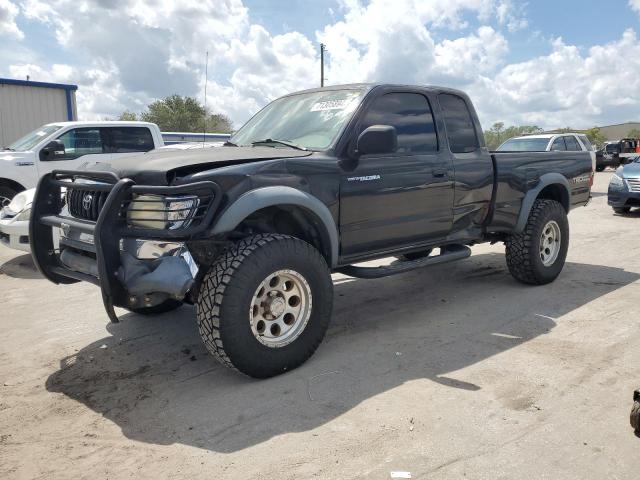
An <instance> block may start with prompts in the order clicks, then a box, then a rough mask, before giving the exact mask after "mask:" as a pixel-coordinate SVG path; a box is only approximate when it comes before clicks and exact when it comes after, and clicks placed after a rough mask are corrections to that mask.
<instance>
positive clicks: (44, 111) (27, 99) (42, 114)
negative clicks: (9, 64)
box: [0, 78, 78, 147]
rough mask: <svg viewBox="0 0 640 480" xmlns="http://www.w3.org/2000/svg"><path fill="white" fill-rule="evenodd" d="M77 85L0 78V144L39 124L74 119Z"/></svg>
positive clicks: (27, 131) (2, 144)
mask: <svg viewBox="0 0 640 480" xmlns="http://www.w3.org/2000/svg"><path fill="white" fill-rule="evenodd" d="M77 89H78V86H77V85H65V84H62V83H45V82H31V81H27V80H14V79H10V78H0V147H1V146H6V145H9V144H10V143H12V142H13V141H15V140H17V139H18V138H20V137H22V136H23V135H25V134H26V133H29V132H30V131H32V130H34V129H36V128H38V127H39V126H40V125H44V124H45V123H51V122H66V121H70V120H77V118H78V113H77V107H76V90H77Z"/></svg>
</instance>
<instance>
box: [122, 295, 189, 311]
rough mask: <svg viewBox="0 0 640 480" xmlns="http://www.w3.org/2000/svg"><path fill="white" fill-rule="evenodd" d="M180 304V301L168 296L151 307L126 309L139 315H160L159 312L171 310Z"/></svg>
mask: <svg viewBox="0 0 640 480" xmlns="http://www.w3.org/2000/svg"><path fill="white" fill-rule="evenodd" d="M181 306H182V302H181V301H179V300H174V299H172V298H170V299H168V300H165V301H164V302H162V303H159V304H158V305H154V306H153V307H138V308H128V309H127V310H129V311H130V312H133V313H137V314H139V315H160V314H161V313H167V312H171V311H173V310H175V309H177V308H180V307H181Z"/></svg>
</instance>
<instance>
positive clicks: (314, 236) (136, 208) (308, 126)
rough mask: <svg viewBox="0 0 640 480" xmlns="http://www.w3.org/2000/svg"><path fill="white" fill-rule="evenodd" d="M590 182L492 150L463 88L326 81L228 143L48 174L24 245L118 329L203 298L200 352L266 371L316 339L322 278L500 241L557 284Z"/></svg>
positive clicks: (546, 157)
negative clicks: (571, 218) (92, 293)
mask: <svg viewBox="0 0 640 480" xmlns="http://www.w3.org/2000/svg"><path fill="white" fill-rule="evenodd" d="M592 182H593V169H592V162H591V157H590V154H589V152H587V151H578V150H576V151H560V152H557V151H554V152H522V151H518V152H509V151H503V152H498V153H491V152H490V151H489V150H488V149H487V147H486V146H485V141H484V138H483V135H482V129H481V127H480V122H479V121H478V117H477V115H476V112H475V110H474V107H473V104H472V103H471V101H470V100H469V98H468V97H467V95H466V94H464V93H463V92H460V91H457V90H452V89H448V88H439V87H418V86H406V85H386V84H385V85H380V84H376V85H370V84H366V85H365V84H358V85H343V86H333V87H328V88H321V89H313V90H306V91H302V92H297V93H293V94H290V95H286V96H284V97H282V98H279V99H277V100H275V101H273V102H272V103H270V104H269V105H267V106H266V107H265V108H263V109H262V110H261V111H259V112H258V113H257V114H256V115H255V116H253V117H252V118H251V119H250V120H249V121H248V122H247V123H246V124H245V125H244V126H243V127H242V128H240V130H238V132H237V133H236V134H235V135H233V137H232V138H231V139H230V140H229V141H228V142H227V143H225V145H224V146H222V147H220V148H213V149H204V150H199V151H197V150H184V151H166V152H161V151H155V152H149V153H147V154H144V155H143V156H142V157H140V156H138V157H136V158H122V159H115V160H113V161H111V162H110V163H109V164H108V165H107V164H101V163H95V164H90V165H87V166H86V167H85V168H83V169H81V170H75V171H68V170H56V171H53V172H51V173H49V174H47V175H45V176H44V177H43V178H42V179H41V180H40V183H39V185H38V189H37V193H36V196H35V199H34V202H33V205H32V221H31V223H30V236H31V239H32V242H31V251H32V255H33V258H34V261H35V263H36V265H37V266H38V269H39V270H40V271H41V272H42V274H43V275H44V276H45V277H46V278H48V279H49V280H51V281H53V282H55V283H59V284H69V283H73V282H77V281H88V282H92V283H94V284H96V285H98V286H99V287H100V289H101V291H102V298H103V301H104V305H105V308H106V311H107V313H108V315H109V318H110V319H111V320H112V321H114V322H115V321H118V317H117V316H116V312H115V310H114V307H121V308H124V309H128V310H130V311H133V312H138V313H141V314H155V313H161V312H166V311H169V310H172V309H175V308H178V307H179V306H180V305H181V304H183V303H188V304H195V307H196V309H195V310H196V317H197V323H198V328H199V332H200V335H201V337H202V340H203V341H204V343H205V345H206V347H207V349H208V350H209V352H211V353H212V354H213V356H215V357H216V358H217V359H218V360H219V361H221V362H222V363H223V364H224V365H226V366H228V367H231V368H235V369H236V370H238V371H240V372H242V373H244V374H247V375H249V376H252V377H257V378H265V377H270V376H273V375H277V374H279V373H282V372H285V371H288V370H291V369H293V368H296V367H297V366H299V365H301V364H302V363H303V362H305V361H306V360H307V359H308V358H309V357H310V356H311V355H312V354H313V353H314V351H315V350H316V348H317V347H318V345H319V344H320V342H321V341H322V339H323V337H324V335H325V332H326V330H327V327H328V325H329V321H330V317H331V311H332V301H333V284H332V281H331V273H332V272H339V273H342V274H345V275H349V276H353V277H359V278H378V277H383V276H387V275H392V274H399V273H402V272H407V271H409V270H413V269H416V268H423V267H429V266H432V265H436V264H443V263H446V262H452V261H456V260H461V259H464V258H467V257H469V256H470V255H471V249H470V246H472V245H475V244H478V243H483V242H492V243H495V242H504V244H505V246H506V262H507V265H508V268H509V271H510V272H511V274H512V275H513V276H514V277H515V278H516V279H517V280H519V281H521V282H524V283H527V284H532V285H541V284H546V283H549V282H552V281H553V280H554V279H555V278H556V277H557V276H558V275H559V274H560V272H561V270H562V268H563V265H564V262H565V258H566V255H567V248H568V245H569V224H568V222H567V214H568V213H569V211H570V210H571V209H572V208H574V207H577V206H581V205H585V204H586V203H587V202H588V201H589V198H590V189H591V184H592ZM54 230H55V234H54ZM384 257H395V258H396V259H395V260H394V261H393V262H391V263H389V264H388V265H386V266H375V267H372V266H367V265H361V263H362V262H365V261H368V260H374V259H379V258H384Z"/></svg>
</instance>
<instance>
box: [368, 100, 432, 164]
mask: <svg viewBox="0 0 640 480" xmlns="http://www.w3.org/2000/svg"><path fill="white" fill-rule="evenodd" d="M372 125H390V126H392V127H394V128H395V129H396V132H397V134H398V149H397V153H405V154H420V153H429V152H435V151H436V150H438V138H437V136H436V127H435V124H434V121H433V114H432V113H431V106H430V105H429V101H428V100H427V98H426V97H425V96H424V95H420V94H419V93H404V92H403V93H387V94H385V95H382V96H381V97H379V98H377V99H375V100H374V101H373V103H372V104H371V106H370V107H369V109H368V111H367V113H366V114H365V116H364V119H363V121H362V124H361V125H360V132H362V131H364V130H365V129H366V128H368V127H370V126H372Z"/></svg>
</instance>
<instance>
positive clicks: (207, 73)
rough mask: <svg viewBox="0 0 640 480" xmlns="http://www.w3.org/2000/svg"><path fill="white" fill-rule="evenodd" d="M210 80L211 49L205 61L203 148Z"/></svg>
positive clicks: (205, 135)
mask: <svg viewBox="0 0 640 480" xmlns="http://www.w3.org/2000/svg"><path fill="white" fill-rule="evenodd" d="M208 81H209V51H208V50H207V56H206V59H205V62H204V122H202V148H204V143H205V141H206V137H207V83H208Z"/></svg>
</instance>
